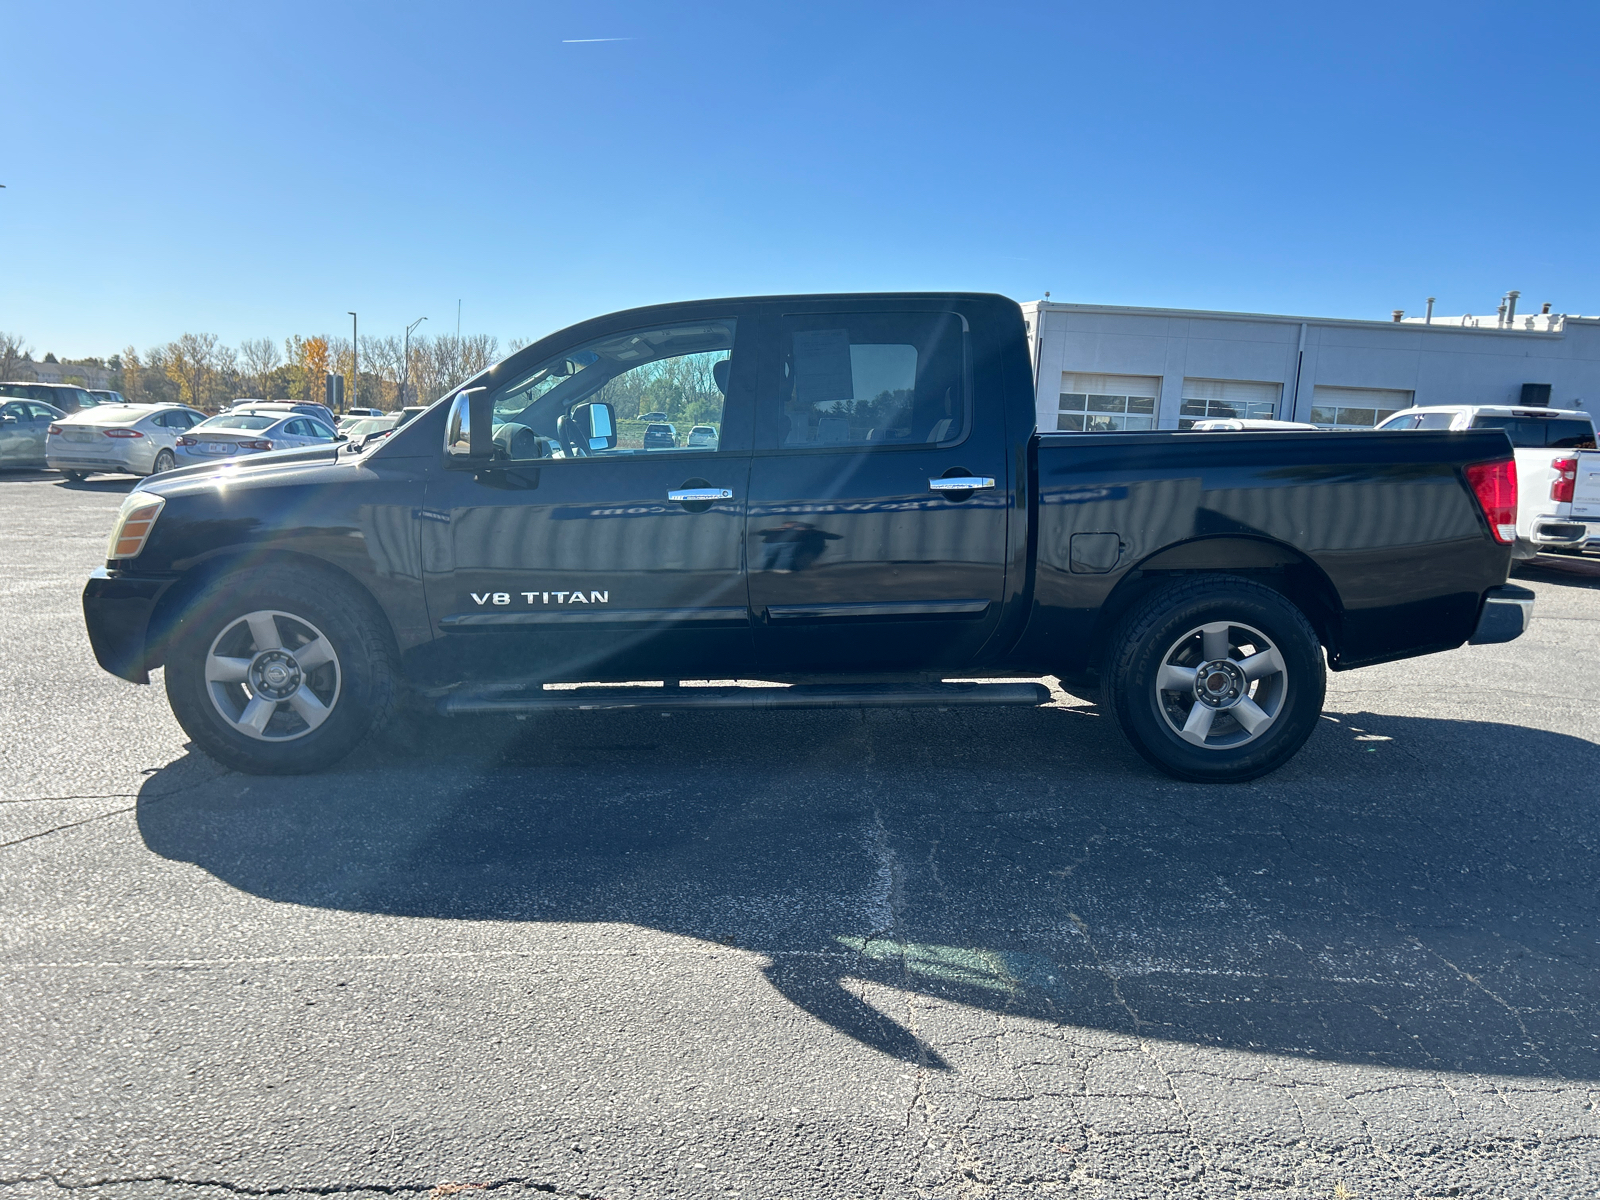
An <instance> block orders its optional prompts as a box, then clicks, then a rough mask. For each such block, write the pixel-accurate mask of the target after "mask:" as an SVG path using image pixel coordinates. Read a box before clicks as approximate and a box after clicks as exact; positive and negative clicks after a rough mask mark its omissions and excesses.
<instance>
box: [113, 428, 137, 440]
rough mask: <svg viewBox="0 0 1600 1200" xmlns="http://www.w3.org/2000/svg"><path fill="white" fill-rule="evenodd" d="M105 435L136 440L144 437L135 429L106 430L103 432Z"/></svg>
mask: <svg viewBox="0 0 1600 1200" xmlns="http://www.w3.org/2000/svg"><path fill="white" fill-rule="evenodd" d="M105 435H106V436H107V437H114V438H136V437H143V436H144V434H142V433H140V432H139V431H138V430H137V429H107V430H106V431H105Z"/></svg>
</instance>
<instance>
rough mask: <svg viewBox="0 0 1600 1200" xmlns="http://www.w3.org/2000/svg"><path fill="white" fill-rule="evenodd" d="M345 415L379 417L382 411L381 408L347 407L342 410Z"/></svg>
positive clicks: (382, 413)
mask: <svg viewBox="0 0 1600 1200" xmlns="http://www.w3.org/2000/svg"><path fill="white" fill-rule="evenodd" d="M344 415H345V416H347V417H381V416H383V415H384V411H383V409H381V408H347V409H345V410H344Z"/></svg>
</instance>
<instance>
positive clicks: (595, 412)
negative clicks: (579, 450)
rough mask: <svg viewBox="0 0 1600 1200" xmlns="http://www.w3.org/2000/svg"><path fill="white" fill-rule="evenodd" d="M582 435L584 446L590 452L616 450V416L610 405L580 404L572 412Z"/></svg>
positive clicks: (598, 402) (596, 403)
mask: <svg viewBox="0 0 1600 1200" xmlns="http://www.w3.org/2000/svg"><path fill="white" fill-rule="evenodd" d="M572 416H573V419H574V420H575V421H577V422H578V429H579V430H580V431H581V432H582V433H583V436H584V440H585V445H586V446H587V448H588V449H590V450H615V449H616V448H617V414H616V412H615V411H614V410H613V409H612V407H611V405H609V404H605V403H603V402H600V401H595V402H593V403H590V404H580V405H578V407H577V408H575V409H573V410H572Z"/></svg>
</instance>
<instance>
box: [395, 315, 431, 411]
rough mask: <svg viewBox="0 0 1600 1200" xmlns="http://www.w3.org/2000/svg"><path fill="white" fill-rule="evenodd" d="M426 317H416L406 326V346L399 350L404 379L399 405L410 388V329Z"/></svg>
mask: <svg viewBox="0 0 1600 1200" xmlns="http://www.w3.org/2000/svg"><path fill="white" fill-rule="evenodd" d="M427 319H428V318H427V317H418V318H417V319H416V320H415V321H413V322H411V324H409V325H407V326H406V348H405V349H404V350H403V351H402V352H401V354H402V357H404V359H405V360H406V361H405V381H404V382H403V383H401V384H400V407H401V408H404V407H405V406H406V393H407V392H409V391H410V390H411V331H412V330H413V329H415V328H416V327H417V326H418V325H421V324H422V323H423V322H424V321H426V320H427Z"/></svg>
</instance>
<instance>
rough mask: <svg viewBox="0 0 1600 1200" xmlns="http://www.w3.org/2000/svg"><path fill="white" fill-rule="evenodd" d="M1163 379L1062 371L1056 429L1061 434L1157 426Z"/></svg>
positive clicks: (1128, 429)
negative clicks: (1157, 410)
mask: <svg viewBox="0 0 1600 1200" xmlns="http://www.w3.org/2000/svg"><path fill="white" fill-rule="evenodd" d="M1160 397H1161V379H1160V377H1159V376H1154V375H1087V374H1081V373H1078V372H1074V371H1063V372H1062V373H1061V394H1060V399H1059V401H1058V404H1057V409H1056V430H1057V432H1061V433H1116V432H1132V431H1137V430H1142V429H1154V428H1155V427H1156V409H1157V407H1158V402H1159V400H1160Z"/></svg>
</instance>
